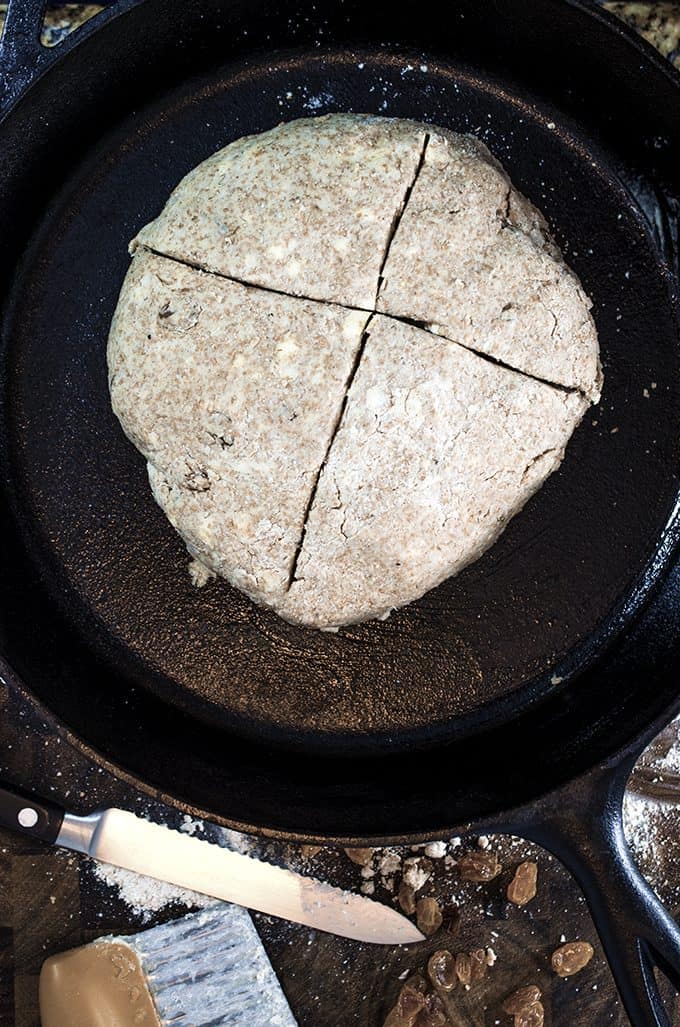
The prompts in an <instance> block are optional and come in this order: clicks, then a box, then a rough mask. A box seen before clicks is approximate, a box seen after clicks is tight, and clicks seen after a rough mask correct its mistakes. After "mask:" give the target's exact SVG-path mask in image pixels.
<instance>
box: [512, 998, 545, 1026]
mask: <svg viewBox="0 0 680 1027" xmlns="http://www.w3.org/2000/svg"><path fill="white" fill-rule="evenodd" d="M544 1019H545V1010H544V1009H543V1006H542V1004H541V1003H540V1002H534V1004H533V1006H529V1008H528V1009H523V1010H522V1012H521V1013H518V1014H517V1016H516V1017H515V1027H543V1022H544Z"/></svg>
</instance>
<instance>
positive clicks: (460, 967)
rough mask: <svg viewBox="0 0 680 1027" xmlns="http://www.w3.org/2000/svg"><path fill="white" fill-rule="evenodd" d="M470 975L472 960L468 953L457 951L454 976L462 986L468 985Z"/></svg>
mask: <svg viewBox="0 0 680 1027" xmlns="http://www.w3.org/2000/svg"><path fill="white" fill-rule="evenodd" d="M471 976H472V960H471V959H470V956H469V953H467V952H459V953H458V955H457V956H456V977H457V978H458V980H459V981H460V983H461V984H462V985H463V987H464V988H467V987H469V985H470V978H471Z"/></svg>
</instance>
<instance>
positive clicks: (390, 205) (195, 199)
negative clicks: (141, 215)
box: [133, 114, 426, 309]
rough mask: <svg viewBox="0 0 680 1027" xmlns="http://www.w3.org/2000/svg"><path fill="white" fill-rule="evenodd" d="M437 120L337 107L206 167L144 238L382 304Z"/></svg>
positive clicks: (236, 267) (206, 264) (314, 293)
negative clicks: (389, 252)
mask: <svg viewBox="0 0 680 1027" xmlns="http://www.w3.org/2000/svg"><path fill="white" fill-rule="evenodd" d="M425 131H426V129H425V126H423V125H417V124H415V123H414V122H409V121H394V120H391V119H387V118H374V117H368V116H364V117H357V116H356V115H352V114H329V115H325V116H324V117H321V118H310V119H304V120H301V121H291V122H288V123H287V124H284V125H279V126H278V127H277V128H274V129H272V130H271V131H269V132H264V133H263V134H261V135H255V136H246V137H245V138H244V139H237V140H236V142H234V143H231V144H230V145H229V146H226V147H225V148H224V149H223V150H219V151H218V152H217V153H215V154H213V156H212V157H209V158H208V160H206V161H204V162H203V163H202V164H199V165H198V167H197V168H195V169H194V170H193V171H192V172H191V173H190V174H188V175H187V176H186V178H184V179H182V181H181V182H180V183H179V185H178V186H177V188H176V189H175V191H174V192H173V194H172V195H171V197H170V199H169V200H168V202H167V204H166V206H165V207H164V209H163V211H162V213H161V214H160V215H159V217H158V218H156V220H155V221H152V222H151V224H149V225H146V226H145V227H144V228H143V229H142V230H141V232H140V233H139V235H138V236H137V239H136V240H135V243H133V245H135V244H138V245H144V246H148V247H149V248H150V249H153V250H157V251H159V252H162V253H165V254H167V255H168V256H171V257H178V258H179V259H180V260H186V261H188V262H190V263H194V264H197V265H199V266H200V267H203V268H206V269H207V270H210V271H218V272H220V273H221V274H225V275H229V276H231V277H232V278H240V279H241V280H244V281H248V282H250V283H252V284H255V285H262V286H266V287H267V288H270V289H280V290H281V291H283V292H288V293H292V294H294V295H296V296H308V297H311V298H312V299H319V300H330V301H332V302H335V303H343V304H345V305H347V306H352V307H365V308H368V309H372V308H373V307H374V306H375V298H376V292H377V286H378V274H379V272H380V265H381V263H382V256H383V252H384V250H385V246H386V244H387V240H388V237H389V234H390V232H391V229H392V222H393V219H394V217H395V214H396V213H397V211H398V209H399V207H400V205H401V203H402V201H403V198H404V194H405V192H406V189H407V187H408V185H409V184H410V182H411V181H412V180H413V176H414V174H415V171H416V167H417V165H418V161H419V159H420V154H421V151H422V145H423V140H424V137H425Z"/></svg>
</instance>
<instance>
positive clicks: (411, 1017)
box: [384, 981, 425, 1027]
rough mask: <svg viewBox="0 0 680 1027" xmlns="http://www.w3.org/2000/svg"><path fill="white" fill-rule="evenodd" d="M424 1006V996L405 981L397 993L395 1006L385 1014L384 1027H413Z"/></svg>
mask: <svg viewBox="0 0 680 1027" xmlns="http://www.w3.org/2000/svg"><path fill="white" fill-rule="evenodd" d="M424 1006H425V996H424V995H423V993H422V992H421V991H418V990H417V989H416V988H414V987H412V985H411V982H410V981H407V982H406V984H405V985H404V986H403V988H402V989H401V991H400V992H399V997H398V999H397V1001H396V1004H395V1005H394V1006H393V1008H392V1009H391V1010H390V1012H389V1013H388V1014H387V1018H386V1020H385V1023H384V1027H414V1024H415V1022H416V1019H417V1018H418V1014H419V1013H420V1011H421V1010H422V1009H423V1008H424Z"/></svg>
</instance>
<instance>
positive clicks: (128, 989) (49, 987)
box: [40, 941, 161, 1027]
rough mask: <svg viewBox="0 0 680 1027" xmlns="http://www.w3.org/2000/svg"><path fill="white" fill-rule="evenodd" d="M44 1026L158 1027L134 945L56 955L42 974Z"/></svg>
mask: <svg viewBox="0 0 680 1027" xmlns="http://www.w3.org/2000/svg"><path fill="white" fill-rule="evenodd" d="M40 1019H41V1023H42V1027H114V1025H115V1027H156V1025H157V1024H158V1025H160V1022H161V1021H160V1018H159V1016H158V1013H157V1012H156V1007H155V1005H154V1002H153V999H152V997H151V992H150V991H149V987H148V984H147V981H146V976H145V974H144V971H143V970H142V965H141V963H140V961H139V958H138V956H137V954H136V952H134V951H133V950H132V949H131V948H130V947H129V945H124V944H123V943H121V942H107V941H102V942H97V943H95V944H93V945H84V946H83V947H82V948H79V949H73V950H71V951H70V952H63V953H61V954H60V955H57V956H52V957H51V958H50V959H48V960H47V961H46V963H45V964H44V966H43V968H42V971H41V974H40Z"/></svg>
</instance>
